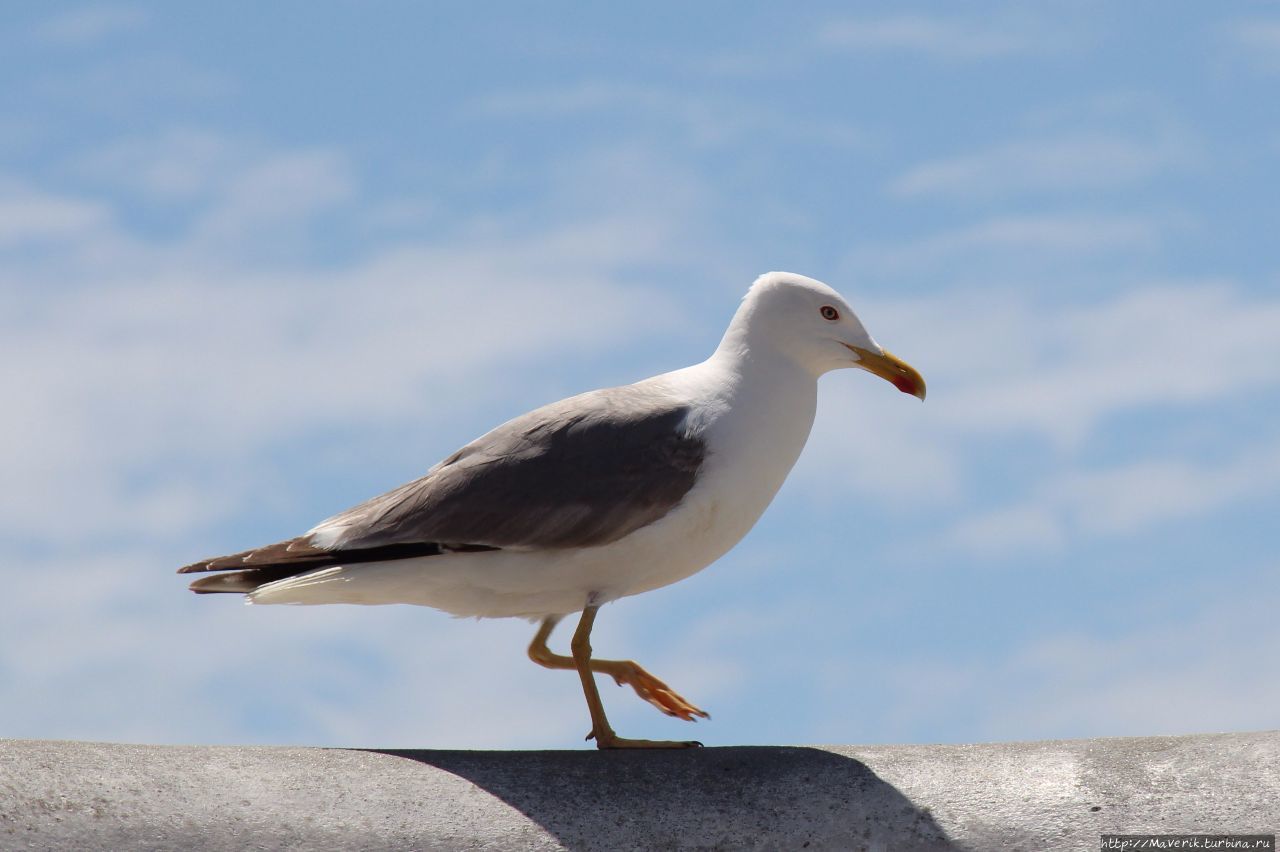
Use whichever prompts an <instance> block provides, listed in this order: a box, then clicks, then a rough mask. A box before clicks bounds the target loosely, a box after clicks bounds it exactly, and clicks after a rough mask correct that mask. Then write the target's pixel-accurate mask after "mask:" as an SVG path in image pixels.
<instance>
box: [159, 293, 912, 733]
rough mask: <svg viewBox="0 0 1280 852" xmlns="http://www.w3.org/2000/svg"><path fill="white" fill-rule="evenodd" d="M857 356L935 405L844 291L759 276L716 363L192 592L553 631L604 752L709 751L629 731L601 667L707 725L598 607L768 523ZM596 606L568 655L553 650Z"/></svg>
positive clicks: (202, 567)
mask: <svg viewBox="0 0 1280 852" xmlns="http://www.w3.org/2000/svg"><path fill="white" fill-rule="evenodd" d="M845 367H857V368H860V369H863V370H866V371H867V372H869V373H872V374H873V375H876V376H879V377H880V378H882V379H885V380H887V381H889V382H890V383H891V384H893V385H894V386H895V387H896V388H898V390H900V391H902V392H903V393H907V394H911V395H912V396H915V397H918V398H920V399H921V400H923V399H924V397H925V383H924V379H923V378H921V376H920V374H919V373H918V372H916V370H915V369H914V368H912V367H911V366H909V365H908V364H906V363H905V362H904V361H902V360H900V359H899V358H897V357H896V356H894V355H892V354H890V353H889V352H887V351H885V350H884V349H883V348H882V347H881V346H880V345H879V344H878V343H876V341H875V340H874V339H873V338H872V337H871V335H870V334H869V333H868V332H867V330H866V328H865V327H863V324H862V322H861V321H860V320H859V319H858V316H857V314H855V313H854V312H853V309H852V308H851V307H849V303H848V302H847V301H845V299H844V298H843V297H842V296H841V295H840V294H839V293H837V292H836V291H835V290H833V289H832V288H831V287H829V286H827V285H826V284H823V283H822V282H820V281H816V280H814V279H812V278H806V277H805V276H803V275H796V274H794V273H789V272H770V273H767V274H765V275H762V276H760V277H759V278H758V279H756V281H755V282H754V283H753V284H752V285H751V287H750V289H749V290H748V291H747V294H746V295H745V296H744V297H743V299H742V302H741V304H740V306H739V307H738V310H737V312H736V313H735V314H734V316H733V320H732V321H731V322H730V323H729V328H728V330H727V331H726V332H725V334H724V337H723V339H722V340H721V341H720V345H719V346H718V347H717V348H716V350H715V352H713V353H712V355H711V357H710V358H708V359H707V360H705V361H703V362H702V363H700V364H695V365H694V366H691V367H685V368H683V369H680V370H675V371H673V372H669V373H663V374H661V375H658V376H654V377H652V378H648V379H644V380H643V381H639V382H636V383H635V384H631V385H624V386H621V387H612V388H605V389H602V390H595V391H590V392H588V393H584V394H580V395H578V396H573V397H570V398H568V399H565V400H561V401H560V402H553V403H551V404H550V405H546V406H543V407H542V408H538V409H535V410H534V411H531V412H529V413H527V414H523V415H521V416H519V417H516V418H515V419H514V420H510V421H508V422H507V423H504V424H502V425H501V426H499V427H497V428H496V429H494V430H492V431H491V432H488V433H487V434H485V435H482V436H481V437H479V438H477V439H476V440H475V441H472V442H471V443H470V444H467V445H466V446H465V447H463V448H462V449H460V450H458V451H457V452H456V453H454V454H453V455H451V456H449V457H448V458H446V459H444V461H442V462H440V463H439V464H437V465H435V466H434V467H432V468H431V469H430V470H428V471H427V472H426V474H424V475H423V476H422V477H421V478H419V479H415V480H414V481H412V482H409V483H407V484H405V485H402V486H400V487H399V488H396V489H394V490H392V491H389V492H387V493H386V494H383V495H381V496H379V497H374V498H373V499H371V500H368V501H366V502H364V503H361V504H360V505H358V506H355V507H354V508H352V509H348V510H347V511H345V512H342V513H341V514H338V515H334V516H333V517H331V518H329V519H328V520H325V521H322V522H320V523H319V524H318V525H316V526H315V527H313V528H312V529H311V530H310V531H309V532H307V533H306V534H304V535H301V536H298V537H297V538H291V539H289V540H287V541H282V542H279V543H277V544H271V545H267V546H265V547H259V548H255V549H253V550H247V551H244V552H242V553H236V554H233V555H231V556H221V557H217V558H215V559H206V560H203V561H200V562H197V563H195V564H193V565H188V566H186V567H185V568H181V569H179V573H182V574H187V573H199V572H214V573H210V574H209V575H208V576H205V577H201V578H200V579H197V580H196V581H195V582H194V583H192V584H191V590H192V591H194V592H198V593H202V594H208V593H217V592H231V593H239V594H243V595H245V597H246V598H247V602H248V603H251V604H332V603H347V604H394V603H405V604H418V605H422V606H428V607H434V608H435V609H439V610H444V611H445V612H449V613H452V614H454V615H459V616H476V617H492V618H497V617H523V618H527V619H530V620H531V621H535V622H538V623H539V627H538V631H537V634H536V635H535V636H534V638H533V641H532V642H531V643H530V645H529V649H528V654H529V657H530V659H532V660H533V662H535V663H537V664H539V665H541V666H544V667H546V668H549V669H567V670H573V671H576V672H577V673H578V676H579V678H580V679H581V681H582V689H583V694H584V696H585V697H586V702H587V710H588V712H589V714H590V717H591V732H590V733H589V734H588V735H587V739H588V740H590V739H594V740H595V742H596V745H597V746H598V747H599V748H602V749H615V748H687V747H691V746H698V745H700V743H697V742H683V741H666V740H638V739H628V738H625V737H620V736H618V735H617V733H615V732H614V730H613V728H612V727H611V726H610V725H609V720H608V718H607V717H606V716H605V711H604V705H603V704H602V703H601V701H600V693H599V691H598V689H597V686H596V681H595V675H596V674H604V675H609V676H610V677H612V678H613V679H614V680H615V681H616V682H617V683H618V685H619V686H630V687H631V688H632V689H633V690H634V691H635V693H636V694H637V695H638V696H639V697H640V698H642V699H644V700H645V701H647V702H649V703H650V704H652V705H653V706H655V707H657V708H658V709H659V710H661V711H662V712H663V713H666V714H667V715H669V716H674V717H677V718H680V719H684V720H686V721H696V720H697V718H709V717H708V715H707V713H706V712H705V711H703V710H701V709H700V708H698V707H697V706H695V705H694V704H692V703H690V702H689V701H687V700H686V699H685V698H683V697H682V696H681V695H679V694H678V693H677V692H675V691H674V690H673V689H671V688H670V687H669V686H667V684H666V683H664V682H663V681H661V680H659V679H658V678H657V677H655V676H653V675H652V674H650V673H649V672H647V671H646V670H645V669H643V668H641V667H640V666H639V665H638V664H636V663H635V662H633V661H631V660H604V659H597V658H595V657H593V656H592V651H591V630H592V627H593V626H594V624H595V620H596V614H597V613H598V611H599V610H600V607H601V606H603V605H604V604H606V603H609V602H610V601H615V600H618V599H619V598H624V597H627V596H630V595H637V594H640V593H642V592H648V591H651V590H653V589H658V588H661V587H663V586H667V585H670V584H671V583H675V582H676V581H678V580H683V579H685V578H686V577H689V576H692V575H693V574H695V573H697V572H698V571H701V570H702V569H703V568H705V567H707V566H708V565H710V564H711V563H712V562H714V561H716V560H717V559H719V558H720V557H721V556H723V555H724V554H725V553H727V552H728V551H729V550H730V548H732V547H733V546H734V545H735V544H737V543H738V541H739V540H741V539H742V537H743V536H744V535H746V534H747V532H748V531H749V530H750V529H751V527H752V526H754V525H755V522H756V521H757V520H758V519H759V518H760V516H761V514H763V512H764V510H765V509H766V508H767V507H768V505H769V503H770V502H771V501H772V500H773V497H774V495H775V494H776V493H777V492H778V489H779V488H780V487H781V486H782V483H783V480H785V479H786V476H787V473H788V472H790V470H791V468H792V466H793V465H794V464H795V462H796V459H797V458H799V456H800V451H801V450H802V449H803V448H804V444H805V441H806V440H807V439H808V437H809V431H810V429H811V427H812V426H813V418H814V413H815V411H816V408H817V393H818V377H819V376H821V375H823V374H824V373H827V372H830V371H831V370H838V369H841V368H845ZM579 612H580V613H581V616H580V617H579V619H578V624H577V628H576V630H575V631H574V634H573V638H572V640H571V642H570V645H569V647H570V655H568V656H566V655H563V654H557V653H554V652H553V651H552V650H551V649H550V648H549V647H548V645H547V642H548V640H549V639H550V637H551V633H552V631H553V630H554V629H555V627H556V625H557V624H558V623H559V622H560V621H561V620H562V619H563V618H564V617H565V616H567V615H571V614H573V613H579Z"/></svg>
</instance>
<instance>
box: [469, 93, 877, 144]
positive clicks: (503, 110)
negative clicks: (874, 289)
mask: <svg viewBox="0 0 1280 852" xmlns="http://www.w3.org/2000/svg"><path fill="white" fill-rule="evenodd" d="M594 112H610V113H621V114H623V115H631V116H643V117H644V118H645V121H646V125H647V126H651V125H652V124H653V123H655V122H661V123H666V122H671V123H674V124H675V125H677V126H678V127H679V128H681V129H682V131H683V132H684V133H685V134H686V135H687V137H688V138H689V140H690V141H691V142H692V144H694V145H697V146H722V145H725V144H727V143H730V142H735V141H738V140H740V139H742V138H743V137H745V136H766V137H776V136H784V137H785V138H786V139H787V141H788V142H789V143H790V144H793V145H796V144H805V143H807V144H818V145H829V146H835V147H845V146H850V145H856V144H859V143H861V142H862V141H863V135H862V133H861V132H860V131H859V130H857V129H856V128H854V127H852V126H850V125H848V124H846V123H843V122H839V121H832V120H830V119H826V118H822V119H818V118H807V119H806V118H803V117H797V116H789V117H788V118H787V120H786V121H780V120H779V118H778V116H777V115H776V114H775V113H773V112H770V111H762V110H760V109H758V108H756V107H754V106H750V105H748V104H747V103H744V102H740V101H734V100H729V99H725V98H721V97H709V96H707V95H705V94H701V93H689V92H677V91H670V90H666V89H662V88H658V87H654V86H639V85H634V84H628V83H615V82H606V81H586V82H582V83H578V84H574V85H570V86H562V87H556V88H544V89H525V90H516V91H506V92H497V93H493V94H490V95H488V96H487V97H485V98H483V99H481V100H480V101H479V102H478V103H477V104H476V105H475V108H474V110H473V113H474V114H475V115H478V116H482V117H485V118H498V119H502V118H511V117H519V118H521V119H522V120H523V119H527V118H529V117H533V118H543V119H548V120H560V119H562V118H563V117H564V116H567V115H578V114H583V113H594Z"/></svg>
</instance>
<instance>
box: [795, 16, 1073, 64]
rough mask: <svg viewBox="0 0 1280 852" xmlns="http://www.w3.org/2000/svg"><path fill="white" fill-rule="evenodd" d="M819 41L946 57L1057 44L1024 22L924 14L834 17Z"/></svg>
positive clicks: (983, 56) (999, 53)
mask: <svg viewBox="0 0 1280 852" xmlns="http://www.w3.org/2000/svg"><path fill="white" fill-rule="evenodd" d="M818 40H819V41H820V42H821V43H822V44H825V45H829V46H831V47H837V48H844V49H849V50H853V51H901V52H906V53H917V54H924V55H927V56H934V57H937V58H941V59H949V60H975V59H993V58H999V57H1006V56H1013V55H1017V54H1025V53H1032V52H1035V51H1038V50H1042V49H1044V48H1046V47H1048V46H1051V45H1053V44H1054V43H1055V40H1053V39H1050V38H1046V37H1045V35H1044V34H1042V33H1037V32H1035V31H1033V30H1032V29H1029V28H1028V27H1026V26H1019V25H1012V24H1010V23H990V22H984V23H983V24H975V23H972V22H967V21H961V20H956V19H947V18H942V17H936V16H927V15H898V16H893V17H883V18H861V19H846V20H840V21H833V22H831V23H828V24H827V25H826V26H824V27H823V28H822V29H821V31H820V32H819V34H818Z"/></svg>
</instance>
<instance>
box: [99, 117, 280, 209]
mask: <svg viewBox="0 0 1280 852" xmlns="http://www.w3.org/2000/svg"><path fill="white" fill-rule="evenodd" d="M262 156H263V152H262V151H260V150H256V148H255V146H252V145H250V144H248V143H245V142H242V141H239V140H234V139H229V138H227V137H226V136H222V135H219V134H216V133H210V132H208V131H203V130H197V129H191V128H179V129H172V130H166V131H163V132H160V133H156V134H151V135H146V136H135V137H131V138H128V139H122V140H116V141H111V142H105V143H103V144H102V145H100V146H98V147H97V148H96V149H95V150H94V151H92V152H90V153H89V154H87V155H85V156H84V157H82V158H81V159H80V160H79V161H78V162H77V164H76V171H78V172H79V173H80V174H82V175H85V176H87V177H89V178H92V179H94V180H95V181H98V182H102V183H106V184H108V185H110V186H112V187H115V188H119V189H121V190H124V191H126V192H142V193H145V194H146V195H148V196H151V197H155V198H160V199H182V198H193V197H199V196H203V195H206V194H208V193H211V192H214V191H216V190H219V189H221V188H222V187H224V186H225V185H226V184H227V183H228V182H230V181H232V180H234V179H235V178H236V177H237V173H238V172H239V173H241V174H243V171H242V170H244V169H245V168H247V167H248V166H249V165H250V164H251V163H253V162H254V161H255V160H258V159H260V158H261V157H262ZM294 156H296V154H295V155H294ZM259 167H261V166H260V165H259Z"/></svg>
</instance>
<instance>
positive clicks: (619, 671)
mask: <svg viewBox="0 0 1280 852" xmlns="http://www.w3.org/2000/svg"><path fill="white" fill-rule="evenodd" d="M609 675H610V676H612V677H613V679H614V682H616V683H617V684H618V686H630V687H631V688H632V689H633V690H635V693H636V695H638V696H640V697H641V698H643V699H644V700H645V701H647V702H649V703H650V704H652V705H653V706H654V707H657V708H658V709H659V710H661V711H662V712H663V713H665V714H666V715H668V716H674V717H675V718H677V719H683V720H685V721H686V722H696V721H697V720H698V719H699V718H702V719H710V718H711V714H710V713H708V712H707V711H705V710H703V709H701V708H700V707H698V706H696V705H695V704H693V703H692V702H690V701H688V700H686V699H685V698H684V697H683V696H681V695H680V694H679V693H677V692H676V691H675V690H673V689H672V688H671V687H669V686H667V685H666V684H665V683H663V682H662V681H661V680H659V679H658V678H656V677H654V676H653V675H651V674H649V673H648V672H647V671H645V670H644V669H642V668H641V667H640V665H639V664H638V663H635V662H633V661H631V660H625V661H623V662H619V663H616V664H614V666H613V667H612V668H610V670H609Z"/></svg>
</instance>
